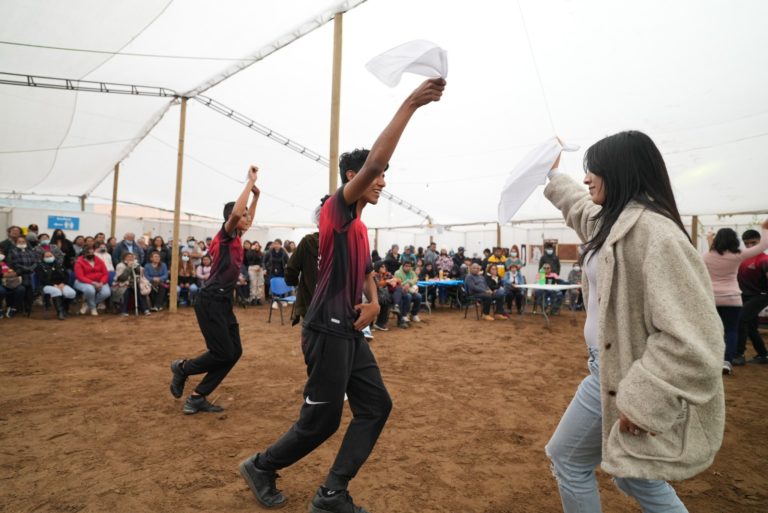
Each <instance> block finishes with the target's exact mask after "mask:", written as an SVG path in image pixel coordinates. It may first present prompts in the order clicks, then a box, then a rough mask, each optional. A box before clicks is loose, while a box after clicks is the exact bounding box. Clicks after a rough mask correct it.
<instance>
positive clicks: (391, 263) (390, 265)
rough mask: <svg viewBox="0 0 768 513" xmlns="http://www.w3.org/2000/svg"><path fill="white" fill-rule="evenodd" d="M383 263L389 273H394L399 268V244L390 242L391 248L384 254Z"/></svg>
mask: <svg viewBox="0 0 768 513" xmlns="http://www.w3.org/2000/svg"><path fill="white" fill-rule="evenodd" d="M384 264H385V265H386V266H387V271H389V273H390V274H395V273H396V272H397V270H398V269H400V246H398V245H397V244H392V248H391V249H390V250H389V251H387V254H386V255H384Z"/></svg>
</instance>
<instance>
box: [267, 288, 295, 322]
mask: <svg viewBox="0 0 768 513" xmlns="http://www.w3.org/2000/svg"><path fill="white" fill-rule="evenodd" d="M292 292H293V289H291V287H289V286H288V284H287V283H285V278H283V277H282V276H275V277H274V278H271V279H270V280H269V296H270V299H271V301H270V303H269V318H268V319H267V322H272V301H277V303H278V306H279V310H280V324H285V321H284V320H283V305H282V304H283V303H285V304H286V305H293V304H295V303H296V296H291V295H289V294H291V293H292Z"/></svg>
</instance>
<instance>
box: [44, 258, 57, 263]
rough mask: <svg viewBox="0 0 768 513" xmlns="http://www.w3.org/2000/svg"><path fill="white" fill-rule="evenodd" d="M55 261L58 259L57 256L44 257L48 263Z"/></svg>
mask: <svg viewBox="0 0 768 513" xmlns="http://www.w3.org/2000/svg"><path fill="white" fill-rule="evenodd" d="M55 261H56V258H54V257H45V258H43V262H45V263H46V264H52V263H54V262H55Z"/></svg>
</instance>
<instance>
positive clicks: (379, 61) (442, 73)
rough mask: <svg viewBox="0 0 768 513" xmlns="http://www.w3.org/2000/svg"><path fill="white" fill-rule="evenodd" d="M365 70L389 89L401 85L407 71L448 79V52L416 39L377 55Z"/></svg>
mask: <svg viewBox="0 0 768 513" xmlns="http://www.w3.org/2000/svg"><path fill="white" fill-rule="evenodd" d="M365 69H367V70H368V71H370V72H371V73H373V74H374V75H375V76H376V78H378V79H379V80H381V81H382V82H384V83H385V84H386V85H388V86H389V87H395V86H396V85H397V84H399V83H400V78H401V77H402V76H403V73H405V72H406V71H408V72H410V73H415V74H417V75H423V76H425V77H428V78H438V77H440V78H447V77H448V52H446V51H445V50H443V49H442V48H440V47H439V46H437V45H436V44H435V43H432V42H430V41H425V40H424V39H416V40H414V41H410V42H408V43H405V44H402V45H400V46H397V47H395V48H392V49H391V50H387V51H386V52H384V53H382V54H381V55H377V56H376V57H374V58H373V59H371V60H370V61H368V63H367V64H366V65H365Z"/></svg>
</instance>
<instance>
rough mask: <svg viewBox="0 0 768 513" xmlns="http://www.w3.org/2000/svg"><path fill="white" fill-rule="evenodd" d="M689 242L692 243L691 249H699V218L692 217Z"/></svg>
mask: <svg viewBox="0 0 768 513" xmlns="http://www.w3.org/2000/svg"><path fill="white" fill-rule="evenodd" d="M691 242H693V247H694V248H697V249H698V247H699V216H693V219H692V220H691Z"/></svg>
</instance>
